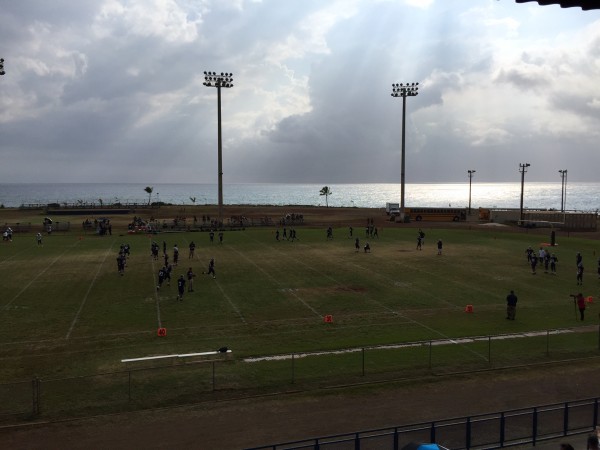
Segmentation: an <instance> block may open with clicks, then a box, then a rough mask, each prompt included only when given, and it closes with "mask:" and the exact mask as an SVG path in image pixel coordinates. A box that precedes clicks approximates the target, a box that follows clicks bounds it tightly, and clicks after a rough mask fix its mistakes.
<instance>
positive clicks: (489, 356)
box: [488, 335, 492, 365]
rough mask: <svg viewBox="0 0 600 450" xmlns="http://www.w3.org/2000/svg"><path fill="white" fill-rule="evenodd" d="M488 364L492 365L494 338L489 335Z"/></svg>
mask: <svg viewBox="0 0 600 450" xmlns="http://www.w3.org/2000/svg"><path fill="white" fill-rule="evenodd" d="M488 364H489V365H491V364H492V336H489V335H488Z"/></svg>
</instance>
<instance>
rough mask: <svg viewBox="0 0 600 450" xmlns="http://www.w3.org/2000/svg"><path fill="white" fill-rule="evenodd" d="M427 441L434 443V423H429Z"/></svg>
mask: <svg viewBox="0 0 600 450" xmlns="http://www.w3.org/2000/svg"><path fill="white" fill-rule="evenodd" d="M429 440H430V441H431V442H435V440H436V438H435V422H431V428H430V429H429Z"/></svg>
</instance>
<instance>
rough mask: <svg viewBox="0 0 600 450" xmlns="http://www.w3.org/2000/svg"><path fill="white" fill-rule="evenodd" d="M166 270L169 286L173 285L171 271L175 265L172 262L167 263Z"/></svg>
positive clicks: (166, 279)
mask: <svg viewBox="0 0 600 450" xmlns="http://www.w3.org/2000/svg"><path fill="white" fill-rule="evenodd" d="M166 269H167V270H165V281H166V282H167V286H171V272H173V266H172V265H171V264H167V266H166Z"/></svg>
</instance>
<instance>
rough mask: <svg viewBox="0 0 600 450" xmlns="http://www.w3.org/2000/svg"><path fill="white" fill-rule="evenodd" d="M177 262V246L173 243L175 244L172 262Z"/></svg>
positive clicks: (175, 263)
mask: <svg viewBox="0 0 600 450" xmlns="http://www.w3.org/2000/svg"><path fill="white" fill-rule="evenodd" d="M178 262H179V247H177V244H175V246H174V247H173V264H174V265H175V266H176V265H177V263H178Z"/></svg>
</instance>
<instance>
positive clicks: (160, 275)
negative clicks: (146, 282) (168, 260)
mask: <svg viewBox="0 0 600 450" xmlns="http://www.w3.org/2000/svg"><path fill="white" fill-rule="evenodd" d="M166 272H167V269H166V268H165V267H161V268H160V269H159V270H158V285H157V286H156V290H157V291H158V290H159V289H160V288H161V287H162V284H163V282H164V281H165V273H166Z"/></svg>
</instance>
